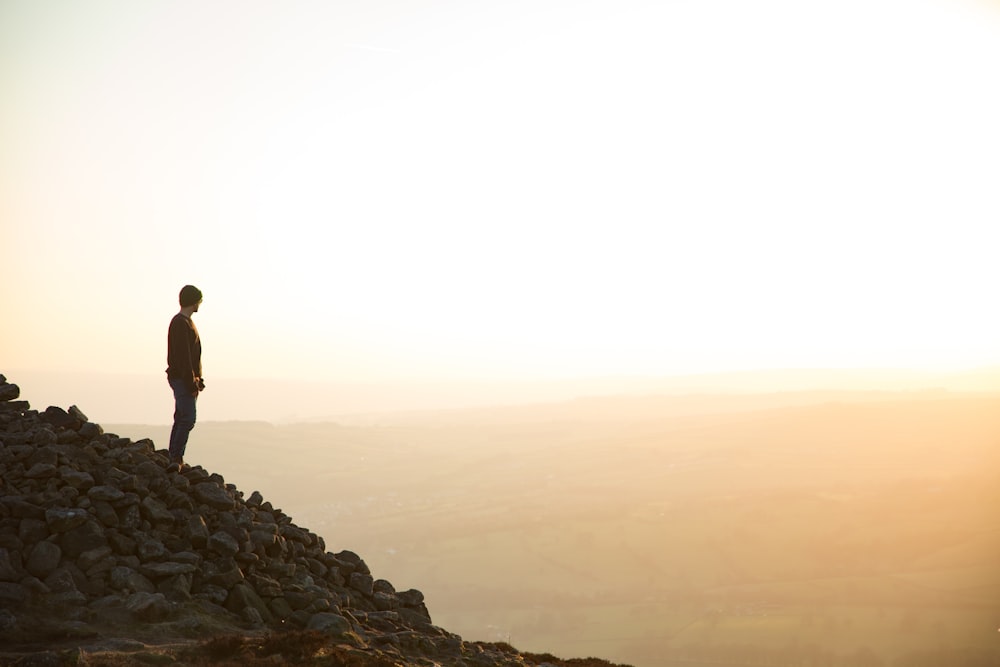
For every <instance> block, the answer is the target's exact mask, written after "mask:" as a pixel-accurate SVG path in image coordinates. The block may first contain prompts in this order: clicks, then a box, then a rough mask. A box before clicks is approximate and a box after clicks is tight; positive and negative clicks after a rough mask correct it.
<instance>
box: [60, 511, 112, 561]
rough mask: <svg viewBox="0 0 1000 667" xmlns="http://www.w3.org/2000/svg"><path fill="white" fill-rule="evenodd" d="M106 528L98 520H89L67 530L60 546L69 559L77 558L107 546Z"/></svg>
mask: <svg viewBox="0 0 1000 667" xmlns="http://www.w3.org/2000/svg"><path fill="white" fill-rule="evenodd" d="M107 544H108V540H107V538H106V537H105V536H104V527H103V526H102V525H101V524H99V523H98V522H97V521H96V520H88V521H86V522H84V523H83V524H81V525H79V526H77V527H76V528H72V529H70V530H67V531H66V532H65V533H63V534H62V537H61V538H60V540H59V546H61V547H62V550H63V553H64V554H66V556H67V557H68V558H74V559H75V558H76V557H77V556H79V555H80V554H82V553H83V552H84V551H90V550H91V549H97V548H99V547H104V546H107Z"/></svg>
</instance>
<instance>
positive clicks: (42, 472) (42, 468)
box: [24, 463, 58, 479]
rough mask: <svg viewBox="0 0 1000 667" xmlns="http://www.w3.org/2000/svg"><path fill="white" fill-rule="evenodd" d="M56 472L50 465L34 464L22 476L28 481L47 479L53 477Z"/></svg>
mask: <svg viewBox="0 0 1000 667" xmlns="http://www.w3.org/2000/svg"><path fill="white" fill-rule="evenodd" d="M57 472H58V470H57V469H56V467H55V466H54V465H52V464H51V463H36V464H35V465H33V466H31V469H30V470H28V472H26V473H24V476H25V477H27V478H28V479H47V478H49V477H55V476H56V473H57Z"/></svg>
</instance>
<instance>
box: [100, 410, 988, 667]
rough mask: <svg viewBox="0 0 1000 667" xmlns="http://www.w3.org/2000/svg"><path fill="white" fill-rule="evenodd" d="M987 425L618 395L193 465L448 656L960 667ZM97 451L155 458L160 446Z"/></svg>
mask: <svg viewBox="0 0 1000 667" xmlns="http://www.w3.org/2000/svg"><path fill="white" fill-rule="evenodd" d="M998 405H1000V396H995V395H993V396H991V395H984V394H947V393H943V392H942V393H905V394H904V393H899V394H891V393H877V394H876V393H845V392H840V393H836V394H823V393H788V394H770V395H733V396H644V397H638V396H635V397H613V398H594V399H581V400H577V401H570V402H566V403H556V404H548V405H536V406H525V407H517V408H496V409H477V410H463V411H453V412H433V413H431V412H424V413H410V414H400V415H395V416H382V417H379V418H377V419H371V420H368V421H367V422H365V423H354V424H347V423H299V424H290V425H283V426H275V425H271V424H267V423H263V422H259V423H258V422H219V423H206V424H199V425H198V427H197V428H196V430H195V431H194V432H193V434H192V439H191V444H190V448H189V456H188V459H189V461H190V462H192V463H200V464H202V465H204V466H205V467H206V468H208V469H209V470H212V471H215V472H220V473H221V474H223V475H224V476H225V478H226V481H227V482H232V483H235V484H236V485H237V486H238V487H239V488H240V489H241V490H243V491H244V492H245V493H247V494H249V492H250V491H252V490H255V489H257V490H260V491H261V492H262V493H263V494H264V497H265V498H266V499H267V500H269V501H271V502H272V503H273V504H274V505H276V506H279V507H281V508H282V509H283V510H285V511H286V512H288V513H289V514H291V515H292V516H293V518H294V519H295V521H296V523H298V524H299V525H302V526H306V527H308V528H310V529H312V530H313V531H315V532H317V533H318V534H320V535H322V536H323V537H324V538H325V540H326V542H327V548H328V549H330V550H332V551H337V550H340V549H351V550H353V551H357V552H358V553H359V554H360V555H361V556H362V557H363V558H365V560H366V561H367V562H368V564H369V565H370V566H371V568H372V571H373V574H374V575H375V576H376V577H380V578H385V579H388V580H390V581H392V582H393V583H394V584H396V586H397V587H400V588H410V587H415V588H419V589H421V590H422V591H424V593H425V594H426V596H427V602H428V607H429V608H430V611H431V614H432V616H433V618H434V621H435V623H437V624H438V625H441V626H442V627H445V628H447V629H449V630H451V631H453V632H457V633H459V634H461V635H462V636H463V637H466V638H468V639H485V640H504V641H510V642H511V643H512V644H514V645H515V646H517V647H518V648H520V649H522V650H529V651H548V652H552V653H555V654H557V655H563V656H586V655H595V656H599V657H603V658H606V659H609V660H614V661H621V662H629V663H632V664H634V665H636V666H637V667H661V666H671V665H678V666H680V665H689V664H703V663H705V662H712V663H713V664H722V665H726V664H733V665H736V664H745V661H747V660H754V659H757V660H760V661H764V660H770V661H771V662H770V663H769V664H776V665H798V664H823V665H840V664H843V665H885V666H889V665H895V664H900V665H902V664H906V665H919V664H947V663H954V664H969V665H972V664H978V662H977V661H980V660H985V661H990V660H992V661H996V660H998V659H1000V646H998V633H997V627H998V625H1000V569H998V568H997V567H996V563H997V562H998V560H1000V522H998V518H1000V517H998V512H1000V510H998V508H1000V409H998ZM105 427H106V428H107V429H108V430H113V431H114V432H117V433H119V434H121V435H128V436H130V437H133V438H138V437H153V438H154V439H155V440H156V443H157V446H158V447H161V448H162V447H165V446H166V442H167V430H168V429H167V427H152V426H134V425H117V426H115V425H105ZM983 664H996V663H995V662H983Z"/></svg>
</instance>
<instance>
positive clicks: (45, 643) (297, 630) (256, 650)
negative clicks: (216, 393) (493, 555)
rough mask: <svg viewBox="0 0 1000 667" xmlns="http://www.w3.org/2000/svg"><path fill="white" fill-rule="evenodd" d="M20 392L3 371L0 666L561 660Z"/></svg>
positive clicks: (227, 488)
mask: <svg viewBox="0 0 1000 667" xmlns="http://www.w3.org/2000/svg"><path fill="white" fill-rule="evenodd" d="M19 394H20V391H19V389H18V387H17V385H14V384H10V383H8V382H7V380H6V378H5V377H4V376H3V375H0V664H20V665H28V664H67V663H68V662H69V663H71V664H84V663H86V664H90V665H94V664H98V663H97V662H95V659H96V658H95V656H101V655H103V656H106V657H105V659H106V660H111V662H107V663H106V664H132V663H133V659H132V658H134V661H135V662H149V661H150V659H149V658H148V656H149V655H154V656H160V659H161V661H163V660H165V661H167V662H172V663H174V664H179V663H181V664H183V663H185V662H186V661H187V662H190V663H191V664H204V663H205V661H208V662H218V661H219V660H223V659H226V658H232V659H234V660H237V661H238V662H239V664H242V665H247V664H252V663H253V660H254V659H256V658H257V657H260V656H269V657H268V661H267V664H282V662H283V661H284V662H286V663H287V662H295V661H302V660H304V661H309V663H310V664H330V665H340V664H344V665H347V664H354V665H365V664H371V665H422V664H426V665H483V666H497V667H500V666H506V665H525V664H529V665H531V664H546V663H547V664H560V663H561V662H562V661H558V660H557V659H556V658H554V657H552V656H549V655H545V656H537V655H532V654H522V653H519V652H517V651H516V650H514V649H512V648H511V647H509V646H506V645H503V644H484V643H480V642H467V641H463V640H462V638H461V637H459V636H457V635H455V634H453V633H450V632H448V631H446V630H444V629H442V628H439V627H437V626H435V625H434V624H433V622H432V620H431V616H430V614H429V612H428V610H427V607H426V605H425V604H424V596H423V594H421V592H420V591H418V590H406V591H397V590H396V589H395V588H394V587H393V585H392V584H391V583H389V582H388V581H385V580H384V579H375V578H374V576H373V575H372V573H371V572H370V571H369V569H368V566H367V565H366V564H365V562H364V560H362V559H361V558H360V557H359V556H358V555H357V554H355V553H353V552H350V551H341V552H339V553H331V552H329V551H327V550H326V545H325V544H324V541H323V538H321V537H319V536H318V535H316V534H314V533H312V532H311V531H309V530H308V529H306V528H303V527H300V526H297V525H296V524H295V523H294V522H293V521H292V519H291V517H289V516H287V515H286V514H285V513H284V512H282V511H281V510H280V509H278V508H276V507H274V506H273V505H272V504H271V503H269V502H267V501H266V500H265V499H264V498H262V497H261V495H260V493H258V492H256V491H255V492H253V493H251V494H250V495H249V496H248V497H244V494H243V493H242V492H241V491H240V490H239V489H237V488H236V487H235V486H233V485H232V484H226V482H225V480H224V479H223V477H222V476H221V475H219V474H215V473H210V472H208V471H206V470H203V469H202V468H200V467H197V466H196V467H185V468H184V469H183V470H182V471H181V472H179V473H177V472H168V471H167V464H168V459H167V455H166V451H165V450H157V449H156V448H155V446H154V443H153V442H152V441H150V440H148V439H147V440H140V441H137V442H133V441H131V440H130V439H128V438H122V437H118V436H117V435H114V434H112V433H105V432H104V431H103V429H102V428H101V426H99V425H98V424H95V423H92V422H90V421H89V420H88V419H87V417H86V415H85V414H84V413H83V412H82V411H80V410H79V409H78V408H77V407H76V406H72V407H70V408H69V409H67V410H64V409H62V408H57V407H49V408H47V409H46V410H44V411H41V412H39V411H37V410H32V409H31V407H30V405H29V404H28V402H27V401H23V400H18V399H19ZM268 645H270V646H284V649H283V650H276V651H272V652H271V653H268V652H267V650H266V649H265V648H262V647H265V646H268ZM198 647H200V648H201V651H200V652H199V650H198ZM291 647H297V648H291ZM85 654H86V655H90V658H89V660H84V659H83V658H82V656H83V655H85ZM109 655H113V656H117V657H116V658H114V660H112V659H111V658H108V657H107V656H109ZM130 655H131V656H132V658H129V657H128V656H130ZM141 656H147V657H145V658H141ZM275 656H279V657H277V658H276V657H275ZM338 656H339V657H338ZM81 661H83V662H81ZM116 661H117V662H116ZM581 662H582V661H581ZM601 662H602V661H588V663H587V664H600V663H601ZM234 664H236V663H234ZM604 664H606V663H604Z"/></svg>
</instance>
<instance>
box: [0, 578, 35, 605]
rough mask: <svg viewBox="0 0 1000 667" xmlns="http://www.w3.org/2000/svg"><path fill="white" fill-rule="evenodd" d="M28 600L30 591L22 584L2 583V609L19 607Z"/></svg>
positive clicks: (0, 585)
mask: <svg viewBox="0 0 1000 667" xmlns="http://www.w3.org/2000/svg"><path fill="white" fill-rule="evenodd" d="M27 599H28V590H27V589H26V588H25V587H24V586H21V585H20V584H13V583H10V582H6V581H0V608H10V607H17V606H20V605H22V604H24V602H25V601H26V600H27Z"/></svg>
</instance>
